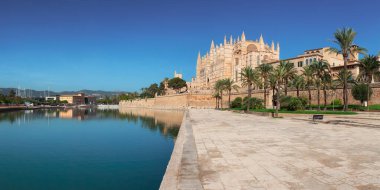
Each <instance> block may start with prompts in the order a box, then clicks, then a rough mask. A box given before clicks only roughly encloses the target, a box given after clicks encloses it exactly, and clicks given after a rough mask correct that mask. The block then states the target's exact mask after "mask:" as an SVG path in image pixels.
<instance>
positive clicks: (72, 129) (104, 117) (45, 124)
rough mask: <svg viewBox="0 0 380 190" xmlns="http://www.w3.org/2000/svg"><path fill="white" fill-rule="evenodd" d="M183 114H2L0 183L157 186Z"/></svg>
mask: <svg viewBox="0 0 380 190" xmlns="http://www.w3.org/2000/svg"><path fill="white" fill-rule="evenodd" d="M182 115H183V113H182V112H180V111H158V110H156V111H155V110H141V109H122V110H97V109H67V110H65V109H45V110H42V109H40V110H28V111H15V112H3V113H0V168H1V169H0V189H27V190H40V189H54V190H65V189H91V190H98V189H99V190H103V189H107V190H113V189H129V190H134V189H158V188H159V185H160V182H161V180H162V177H163V175H164V173H165V170H166V166H167V164H168V161H169V159H170V155H171V153H172V150H173V147H174V141H175V138H176V136H177V134H178V131H179V126H180V124H181V120H182Z"/></svg>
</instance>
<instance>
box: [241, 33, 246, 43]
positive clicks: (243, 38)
mask: <svg viewBox="0 0 380 190" xmlns="http://www.w3.org/2000/svg"><path fill="white" fill-rule="evenodd" d="M241 41H243V42H245V34H244V30H243V33H242V34H241Z"/></svg>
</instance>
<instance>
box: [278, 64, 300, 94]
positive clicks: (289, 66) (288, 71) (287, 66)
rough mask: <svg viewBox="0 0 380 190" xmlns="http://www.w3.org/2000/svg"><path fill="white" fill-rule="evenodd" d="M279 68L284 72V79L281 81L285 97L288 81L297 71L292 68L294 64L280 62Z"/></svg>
mask: <svg viewBox="0 0 380 190" xmlns="http://www.w3.org/2000/svg"><path fill="white" fill-rule="evenodd" d="M280 67H282V68H283V69H284V71H285V74H284V78H283V79H282V80H283V83H284V92H285V96H287V95H288V83H289V80H291V79H292V78H293V77H294V76H295V74H296V72H297V71H296V69H295V68H294V64H293V63H290V62H289V61H280Z"/></svg>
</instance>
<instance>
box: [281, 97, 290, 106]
mask: <svg viewBox="0 0 380 190" xmlns="http://www.w3.org/2000/svg"><path fill="white" fill-rule="evenodd" d="M291 98H292V97H291V96H281V97H280V106H281V108H288V106H289V103H290V99H291Z"/></svg>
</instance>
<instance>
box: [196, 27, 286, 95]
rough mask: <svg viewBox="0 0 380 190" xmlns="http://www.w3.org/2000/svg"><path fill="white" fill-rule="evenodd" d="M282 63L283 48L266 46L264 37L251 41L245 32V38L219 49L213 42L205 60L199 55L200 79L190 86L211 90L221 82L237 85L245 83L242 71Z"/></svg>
mask: <svg viewBox="0 0 380 190" xmlns="http://www.w3.org/2000/svg"><path fill="white" fill-rule="evenodd" d="M279 59H280V44H279V43H277V45H276V47H275V44H274V42H273V41H272V43H271V45H269V44H267V43H265V41H264V38H263V36H262V35H261V36H260V38H259V39H257V40H247V39H246V37H245V34H244V32H243V33H242V35H241V37H238V38H237V39H233V38H232V36H231V37H230V39H229V40H228V41H227V38H226V37H224V42H223V43H221V44H219V45H215V44H214V41H212V42H211V47H210V50H209V51H208V52H207V53H206V54H205V55H203V56H201V54H200V53H199V54H198V59H197V69H196V77H195V79H193V80H192V81H191V83H190V84H189V85H190V86H191V88H196V89H204V90H205V89H211V88H212V87H213V86H214V84H215V82H216V81H217V80H219V79H224V78H231V79H233V80H235V81H237V82H239V81H240V80H241V78H240V72H241V70H242V68H244V67H246V66H248V65H250V66H252V67H257V66H258V65H260V64H263V63H268V62H273V61H277V60H279Z"/></svg>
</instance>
